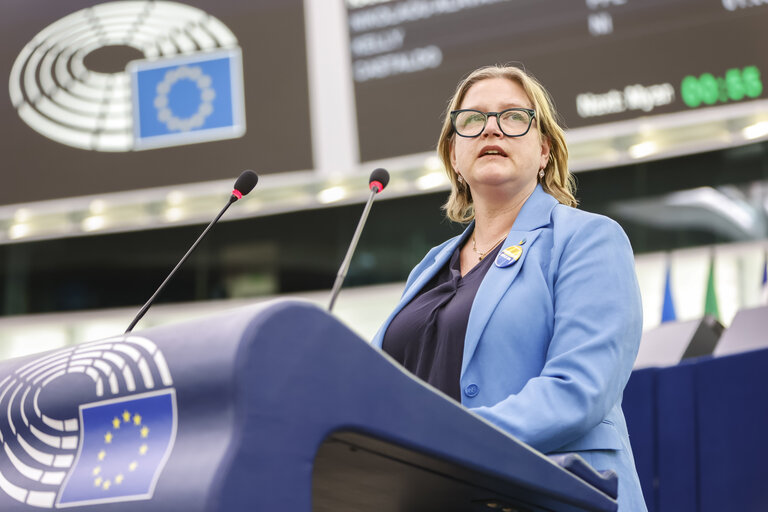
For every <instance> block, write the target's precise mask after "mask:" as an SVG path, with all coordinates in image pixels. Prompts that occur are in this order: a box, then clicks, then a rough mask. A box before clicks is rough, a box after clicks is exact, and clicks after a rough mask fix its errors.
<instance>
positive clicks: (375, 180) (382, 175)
mask: <svg viewBox="0 0 768 512" xmlns="http://www.w3.org/2000/svg"><path fill="white" fill-rule="evenodd" d="M388 183H389V173H388V172H387V170H386V169H382V168H381V167H379V168H378V169H374V171H373V172H372V173H371V177H370V178H368V188H369V189H371V195H370V196H368V202H367V203H365V209H364V210H363V215H362V216H361V217H360V221H359V222H358V223H357V229H355V234H354V236H352V243H350V244H349V249H347V255H346V256H344V261H342V262H341V267H340V268H339V273H338V274H336V282H335V283H333V289H332V290H331V301H330V302H329V303H328V312H329V313H330V312H331V310H333V305H334V304H335V303H336V297H337V296H338V295H339V291H340V290H341V285H342V283H343V282H344V278H345V277H347V271H348V270H349V264H350V262H351V261H352V254H354V252H355V248H356V247H357V242H358V241H359V240H360V234H361V233H362V232H363V226H365V221H366V220H367V219H368V213H369V212H370V211H371V205H373V198H374V197H376V194H378V193H379V192H381V191H382V190H384V187H386V186H387V184H388Z"/></svg>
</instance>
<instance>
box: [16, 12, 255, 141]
mask: <svg viewBox="0 0 768 512" xmlns="http://www.w3.org/2000/svg"><path fill="white" fill-rule="evenodd" d="M121 48H122V50H126V49H131V51H132V52H134V53H133V54H135V52H136V51H138V52H139V53H140V54H141V55H142V57H141V60H136V61H133V63H128V66H127V67H128V68H130V69H131V70H132V71H129V69H127V68H122V69H120V70H119V71H105V70H103V69H99V68H98V66H97V67H95V68H94V67H93V66H92V64H93V62H90V64H89V59H88V58H87V57H88V56H90V55H91V53H92V52H97V51H98V52H102V58H104V57H105V56H109V55H112V56H114V59H115V60H114V62H115V63H121V64H122V63H123V62H124V61H123V60H122V59H124V58H125V57H124V55H125V54H124V52H120V51H118V50H119V49H121ZM110 52H111V53H110ZM192 52H194V53H192ZM241 62H242V61H241V55H240V46H239V43H238V40H237V37H236V36H235V34H234V33H233V32H232V31H231V30H230V29H229V28H228V27H227V26H226V25H225V24H224V23H223V22H221V20H219V19H217V18H216V17H214V16H212V15H211V14H209V13H207V12H205V11H203V10H201V9H199V8H197V7H194V6H191V5H186V4H184V3H180V2H173V1H166V0H125V1H115V2H103V3H98V4H95V5H92V6H90V7H86V8H84V9H80V10H78V11H75V12H72V13H69V14H67V15H66V16H64V17H63V18H60V19H58V20H56V21H54V22H53V23H51V24H50V25H48V26H47V27H45V28H43V29H42V30H40V31H39V32H38V33H37V34H36V35H35V36H34V37H32V38H31V39H30V41H29V42H28V43H27V44H26V45H25V46H24V48H23V49H22V50H21V52H19V55H18V56H17V57H16V60H15V61H14V63H13V67H12V69H11V75H10V79H9V81H8V92H9V94H10V97H11V103H13V106H14V108H15V109H16V112H17V113H18V115H19V117H20V118H21V119H22V120H23V121H24V122H25V123H27V125H28V126H29V127H31V128H32V129H33V130H35V131H37V132H38V133H40V134H41V135H43V136H45V137H48V138H49V139H51V140H55V141H56V142H59V143H61V144H66V145H67V146H71V147H75V148H79V149H84V150H89V151H106V152H121V151H133V150H135V149H148V148H152V147H163V146H173V145H178V144H189V143H192V142H205V141H210V140H217V139H226V138H234V137H240V136H242V135H243V134H244V133H245V113H244V110H243V90H242V89H243V79H242V72H241V67H242V63H241ZM89 66H91V68H89Z"/></svg>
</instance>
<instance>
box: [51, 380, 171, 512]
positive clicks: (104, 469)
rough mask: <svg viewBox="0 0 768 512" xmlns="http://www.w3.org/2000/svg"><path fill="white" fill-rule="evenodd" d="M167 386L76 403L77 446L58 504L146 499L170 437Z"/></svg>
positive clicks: (164, 459) (158, 474)
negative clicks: (78, 435)
mask: <svg viewBox="0 0 768 512" xmlns="http://www.w3.org/2000/svg"><path fill="white" fill-rule="evenodd" d="M175 411H176V404H175V394H174V391H173V390H172V389H170V390H164V391H160V392H155V393H144V394H141V395H133V396H129V397H125V398H118V399H115V400H107V401H105V402H96V403H93V404H85V405H82V406H81V407H80V450H79V452H78V455H77V458H76V460H75V462H74V464H73V466H72V469H71V470H70V473H69V475H68V477H67V480H66V482H65V483H64V485H63V486H62V488H61V492H60V494H59V499H58V506H60V507H67V506H76V505H94V504H99V503H110V502H119V501H129V500H137V499H149V498H151V497H152V494H153V492H154V487H155V484H156V483H157V479H158V478H159V476H160V472H161V471H162V469H163V466H164V465H165V462H166V460H167V459H168V456H169V455H170V452H171V449H172V448H173V441H174V438H175V436H176V414H175Z"/></svg>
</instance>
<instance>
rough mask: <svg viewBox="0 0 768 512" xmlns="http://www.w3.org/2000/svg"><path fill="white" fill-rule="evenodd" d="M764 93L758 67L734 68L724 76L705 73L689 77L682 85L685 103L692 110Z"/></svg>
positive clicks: (756, 96)
mask: <svg viewBox="0 0 768 512" xmlns="http://www.w3.org/2000/svg"><path fill="white" fill-rule="evenodd" d="M762 93H763V82H762V80H761V79H760V70H759V69H758V68H757V66H747V67H745V68H743V69H738V68H732V69H729V70H727V71H726V72H725V75H723V76H715V75H713V74H712V73H703V74H701V75H699V76H698V77H695V76H693V75H688V76H686V77H685V78H683V81H682V83H681V84H680V95H681V96H682V98H683V103H685V104H686V105H687V106H689V107H691V108H696V107H699V106H701V105H702V104H703V105H715V104H716V103H726V102H729V101H740V100H743V99H746V98H758V97H759V96H760V95H761V94H762Z"/></svg>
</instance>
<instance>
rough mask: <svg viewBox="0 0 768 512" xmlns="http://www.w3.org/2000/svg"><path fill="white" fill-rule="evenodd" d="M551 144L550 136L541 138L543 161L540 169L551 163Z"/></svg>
mask: <svg viewBox="0 0 768 512" xmlns="http://www.w3.org/2000/svg"><path fill="white" fill-rule="evenodd" d="M551 149H552V148H551V145H550V143H549V137H542V138H541V163H540V165H539V169H544V168H545V167H546V166H547V164H548V163H549V153H550V151H551Z"/></svg>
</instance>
